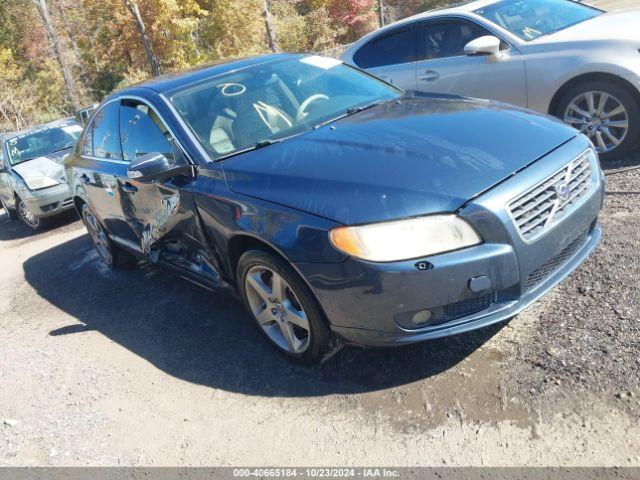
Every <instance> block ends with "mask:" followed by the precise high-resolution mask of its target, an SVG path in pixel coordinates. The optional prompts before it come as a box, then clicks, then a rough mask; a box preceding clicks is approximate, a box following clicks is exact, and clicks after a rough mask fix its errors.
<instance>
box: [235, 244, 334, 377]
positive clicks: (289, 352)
mask: <svg viewBox="0 0 640 480" xmlns="http://www.w3.org/2000/svg"><path fill="white" fill-rule="evenodd" d="M237 278H238V283H239V287H238V288H239V290H240V293H241V296H242V300H243V302H244V305H245V307H246V308H247V310H248V311H249V313H251V315H252V317H253V318H254V320H255V321H256V323H257V326H258V328H259V329H260V331H261V332H262V334H263V335H264V336H265V337H266V338H267V340H268V341H269V342H270V343H271V345H273V346H274V347H275V348H277V349H278V351H280V352H281V353H283V354H284V355H286V356H287V357H288V358H289V359H291V360H293V361H295V362H298V363H302V364H305V365H314V364H318V363H321V362H323V361H325V360H327V359H329V358H330V357H331V356H332V355H333V354H335V353H336V352H337V351H338V350H339V349H340V342H339V340H338V339H337V338H336V337H335V336H334V335H333V332H332V331H331V329H330V328H329V324H328V322H327V320H326V319H325V317H324V314H323V313H322V311H321V310H320V308H319V306H318V304H317V302H316V300H315V298H313V296H312V294H311V292H309V289H308V288H307V286H306V285H305V284H304V283H303V282H302V280H301V279H300V278H299V277H298V274H297V273H296V272H295V271H294V270H293V269H292V268H291V267H290V266H289V265H287V264H286V263H285V262H284V261H282V260H281V259H279V258H278V257H276V256H275V255H271V254H269V253H266V252H262V251H258V250H252V251H249V252H246V253H245V254H244V255H242V257H241V258H240V260H239V262H238V270H237Z"/></svg>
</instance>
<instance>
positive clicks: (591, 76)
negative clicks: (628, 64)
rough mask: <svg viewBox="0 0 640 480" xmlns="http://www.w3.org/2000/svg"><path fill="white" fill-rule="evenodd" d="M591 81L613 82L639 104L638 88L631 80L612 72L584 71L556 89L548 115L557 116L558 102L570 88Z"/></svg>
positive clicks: (639, 91)
mask: <svg viewBox="0 0 640 480" xmlns="http://www.w3.org/2000/svg"><path fill="white" fill-rule="evenodd" d="M592 81H607V82H612V83H615V84H616V85H618V86H620V87H622V88H624V89H625V90H627V91H628V92H629V93H630V94H631V95H632V96H633V98H634V99H635V101H636V103H637V104H638V106H640V90H638V89H637V88H636V87H634V85H633V84H632V83H631V82H629V81H628V80H625V79H624V78H622V77H620V76H618V75H614V74H612V73H605V72H591V73H584V74H582V75H578V76H577V77H573V78H572V79H570V80H568V81H566V82H565V83H564V84H563V85H562V86H561V87H560V88H559V89H558V91H557V92H556V93H555V95H554V96H553V98H552V99H551V103H550V104H549V111H548V113H549V114H550V115H555V116H557V115H558V113H559V112H558V108H559V107H560V103H561V102H562V99H563V98H564V96H565V95H566V94H567V93H568V92H569V91H570V90H571V89H572V88H574V87H576V86H578V85H580V84H582V83H586V82H592Z"/></svg>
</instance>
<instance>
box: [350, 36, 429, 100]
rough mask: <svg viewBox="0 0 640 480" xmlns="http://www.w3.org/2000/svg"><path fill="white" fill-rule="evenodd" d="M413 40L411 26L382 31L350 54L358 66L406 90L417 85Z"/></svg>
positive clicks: (414, 42) (415, 49)
mask: <svg viewBox="0 0 640 480" xmlns="http://www.w3.org/2000/svg"><path fill="white" fill-rule="evenodd" d="M416 39H417V30H416V28H415V26H414V25H408V26H403V27H400V28H396V29H393V30H390V31H385V32H384V33H383V34H381V35H380V36H378V37H376V38H374V39H373V40H371V41H370V42H369V43H367V44H366V45H364V46H362V47H361V48H360V50H358V51H357V52H356V53H355V54H354V56H353V62H354V63H355V64H356V65H357V66H358V67H360V68H362V69H365V70H367V71H368V72H370V73H372V74H373V75H376V76H377V77H380V78H382V79H383V80H385V81H387V82H389V83H393V84H394V85H395V86H397V87H400V88H403V89H405V90H415V88H416V63H415V60H416V54H417V47H416Z"/></svg>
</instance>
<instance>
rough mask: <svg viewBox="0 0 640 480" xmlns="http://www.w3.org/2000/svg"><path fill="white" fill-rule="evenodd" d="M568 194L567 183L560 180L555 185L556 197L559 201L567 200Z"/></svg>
mask: <svg viewBox="0 0 640 480" xmlns="http://www.w3.org/2000/svg"><path fill="white" fill-rule="evenodd" d="M569 194H570V192H569V185H568V184H567V182H560V183H559V184H558V185H556V195H558V198H559V199H560V201H561V202H566V201H567V200H569Z"/></svg>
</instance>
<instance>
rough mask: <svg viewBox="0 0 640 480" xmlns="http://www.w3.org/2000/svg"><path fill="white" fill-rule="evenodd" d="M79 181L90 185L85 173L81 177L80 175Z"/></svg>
mask: <svg viewBox="0 0 640 480" xmlns="http://www.w3.org/2000/svg"><path fill="white" fill-rule="evenodd" d="M80 181H81V182H82V183H90V182H91V179H90V178H89V177H88V176H87V174H86V173H83V174H82V175H80Z"/></svg>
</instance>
